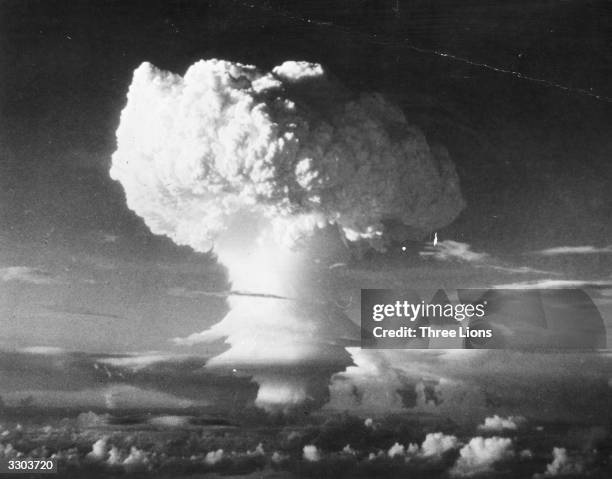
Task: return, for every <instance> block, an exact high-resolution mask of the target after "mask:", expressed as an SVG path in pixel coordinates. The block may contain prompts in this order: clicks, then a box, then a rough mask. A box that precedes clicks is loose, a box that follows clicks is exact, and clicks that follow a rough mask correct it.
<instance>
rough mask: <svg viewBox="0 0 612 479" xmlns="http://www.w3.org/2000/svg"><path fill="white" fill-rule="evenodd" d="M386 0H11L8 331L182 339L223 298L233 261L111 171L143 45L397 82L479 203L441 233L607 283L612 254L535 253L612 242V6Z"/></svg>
mask: <svg viewBox="0 0 612 479" xmlns="http://www.w3.org/2000/svg"><path fill="white" fill-rule="evenodd" d="M294 3H295V4H294ZM392 3H394V2H380V3H376V2H365V1H362V2H351V6H350V7H349V6H347V5H348V3H347V2H339V1H338V2H281V1H272V2H268V3H266V4H265V6H264V7H261V8H260V7H257V8H250V7H249V5H248V2H245V3H243V2H204V1H202V2H187V1H176V2H161V1H139V2H138V1H121V2H120V1H87V2H84V1H77V2H68V1H25V2H24V1H4V2H2V4H1V5H0V21H1V25H0V38H1V40H0V41H1V50H0V52H1V56H0V69H1V71H2V72H3V73H2V75H1V76H0V82H1V83H0V101H1V104H0V122H1V123H0V135H1V137H0V145H1V150H0V181H1V182H2V183H1V185H0V224H1V225H2V229H1V231H0V247H1V248H0V252H1V253H0V267H2V268H4V270H3V271H4V273H3V274H4V276H3V278H4V279H3V283H2V289H1V290H0V311H1V313H2V321H4V322H6V324H5V326H4V327H3V335H4V338H2V342H3V343H4V345H5V346H8V345H11V346H28V345H37V344H45V345H53V346H62V347H66V348H68V349H87V350H96V351H107V350H115V351H126V350H137V351H142V350H148V349H160V348H169V347H170V346H169V343H168V339H169V338H172V337H175V336H185V335H188V334H190V333H192V332H195V331H200V330H202V329H204V328H205V327H206V326H207V325H209V324H211V323H212V322H214V321H216V320H218V319H219V318H220V317H221V316H222V315H223V314H224V312H225V308H226V306H225V303H224V301H223V300H222V299H218V298H217V299H215V298H212V299H211V298H202V297H196V298H194V297H193V295H189V294H188V292H189V291H191V290H223V289H225V288H226V287H227V284H226V280H225V276H224V273H223V270H222V269H221V268H219V267H218V266H217V265H216V264H215V263H214V261H213V260H212V259H211V258H209V257H207V256H205V255H197V254H195V253H193V252H192V251H190V250H189V249H188V248H180V247H177V246H175V245H174V244H172V242H171V241H170V240H168V239H166V238H161V237H155V236H153V235H152V234H151V233H150V232H149V231H148V229H147V228H146V227H145V226H144V224H143V222H142V221H141V220H140V219H139V218H138V217H136V216H135V215H134V214H133V213H132V212H130V211H129V210H128V209H127V207H126V206H125V201H124V196H123V191H122V189H121V187H120V185H119V184H117V183H115V182H113V181H112V180H110V178H109V177H108V166H109V162H110V155H111V154H112V152H113V151H114V148H115V143H114V141H115V140H114V131H115V129H116V127H117V125H118V121H119V113H120V111H121V109H122V107H123V106H124V104H125V93H126V90H127V87H128V85H129V83H130V79H131V75H132V71H133V70H134V68H136V67H137V66H138V65H139V64H140V63H141V62H142V61H144V60H148V61H151V62H152V63H154V64H156V65H158V66H159V67H161V68H165V69H169V70H172V71H176V72H178V73H183V72H184V71H185V69H186V68H187V67H188V66H189V65H190V64H191V63H193V62H194V61H195V60H198V59H200V58H211V57H217V58H224V59H228V60H234V61H241V62H245V63H254V64H257V65H259V66H261V67H263V68H269V67H271V66H273V65H276V64H279V63H281V62H282V61H284V60H287V59H304V60H311V61H317V62H321V63H323V64H324V65H326V67H327V68H328V69H329V70H330V71H331V72H333V74H334V75H336V76H337V77H338V78H339V79H340V80H341V81H342V82H344V83H345V84H346V85H348V86H349V87H350V88H352V89H354V90H356V91H358V90H377V91H382V92H384V93H385V94H386V95H388V96H389V97H390V98H392V99H394V101H396V102H397V103H398V104H399V105H400V106H402V107H403V108H404V111H405V112H406V115H407V117H408V118H409V120H410V121H412V122H414V123H415V124H417V125H419V126H421V127H422V128H423V130H424V131H425V132H426V134H427V135H428V138H429V140H430V141H431V142H439V143H442V144H444V145H445V146H447V147H448V149H449V151H450V153H451V157H452V158H453V159H454V161H455V163H456V165H457V169H458V172H459V174H460V176H461V181H462V187H463V191H464V195H465V197H466V200H467V202H468V208H467V209H466V211H465V212H464V213H463V214H462V216H461V217H460V218H459V220H457V221H456V223H455V224H453V225H451V226H450V227H448V228H447V229H446V230H444V231H442V232H441V233H440V236H441V238H446V239H454V240H457V241H462V242H465V243H469V244H470V245H472V246H473V247H474V249H476V250H478V251H486V252H488V253H490V254H492V255H495V256H496V257H499V258H501V260H503V261H510V262H512V264H518V265H528V266H530V267H534V268H541V269H545V270H551V269H552V270H555V271H557V272H560V273H559V274H561V276H558V277H560V278H563V279H569V280H574V279H579V280H586V281H591V280H601V279H602V278H603V279H605V280H608V279H609V273H610V265H611V262H610V256H611V255H610V254H608V253H601V254H589V255H579V256H573V255H571V256H562V257H556V256H555V257H547V258H534V257H530V256H527V257H526V256H524V255H525V253H529V252H530V251H532V250H537V249H542V248H550V247H558V246H585V245H591V246H594V247H596V248H601V247H605V246H607V245H608V244H610V243H612V241H611V240H610V238H611V237H612V222H611V221H610V217H611V214H612V188H611V186H612V185H611V178H612V166H611V163H610V157H611V155H612V141H611V140H610V134H609V133H610V131H611V128H612V103H610V100H609V97H612V89H611V87H610V84H609V78H610V73H611V68H612V51H611V48H612V47H611V45H612V43H611V42H610V41H609V40H610V38H609V31H610V30H611V28H610V27H611V25H610V22H611V20H610V18H611V16H610V15H609V13H610V12H609V11H608V10H607V8H608V7H606V5H605V4H606V2H595V1H592V2H578V1H567V2H532V1H529V2H463V1H462V2H457V1H455V2H453V1H444V2H426V1H422V2H399V4H398V5H399V6H400V9H399V11H394V10H393V9H392V8H391V6H392ZM322 5H325V7H323V6H322ZM308 20H310V21H308ZM415 47H417V48H415ZM418 49H422V50H423V51H421V52H419V51H417V50H418ZM436 51H437V52H438V53H439V52H450V53H453V54H455V55H456V56H458V57H462V58H464V59H465V61H457V60H453V59H451V58H449V57H448V56H441V55H439V54H437V53H435V52H436ZM477 64H486V65H489V66H494V67H496V68H500V69H504V70H508V71H509V72H510V71H512V72H519V73H521V74H522V75H523V76H529V77H532V78H535V79H545V80H546V81H547V82H549V83H542V82H539V81H532V80H528V79H521V78H517V75H516V74H512V73H502V72H498V71H494V70H492V69H491V68H487V67H483V66H478V65H477ZM552 83H554V84H557V85H558V86H559V85H560V86H563V87H567V89H564V88H559V87H558V86H551V84H552ZM580 90H584V91H580ZM587 93H588V94H587ZM593 95H599V96H600V97H601V98H597V97H596V96H593ZM381 260H384V258H382V259H381ZM402 264H403V263H397V262H396V263H395V267H396V269H401V268H402ZM6 268H22V269H12V270H8V269H6ZM436 271H437V272H434V273H432V278H433V280H432V281H434V280H436V279H440V278H443V277H444V275H445V272H444V270H443V269H442V270H436ZM9 273H10V274H9ZM11 274H12V275H13V276H11ZM390 274H392V275H393V274H398V273H397V271H396V272H391V273H390ZM461 274H462V275H464V276H468V277H469V276H470V275H472V277H473V276H474V274H475V273H474V271H472V270H469V269H468V270H466V271H462V273H461ZM478 274H482V273H481V272H479V273H478ZM16 276H18V277H19V278H18V279H15V278H16ZM515 279H516V278H511V279H509V278H507V277H505V276H502V277H499V278H496V277H492V276H487V277H486V278H485V281H497V282H512V281H514V280H515ZM522 279H524V278H522ZM529 279H531V278H529ZM169 292H170V293H169ZM92 328H95V330H96V333H95V334H91V333H92ZM67 332H70V334H67Z"/></svg>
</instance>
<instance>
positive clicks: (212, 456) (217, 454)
mask: <svg viewBox="0 0 612 479" xmlns="http://www.w3.org/2000/svg"><path fill="white" fill-rule="evenodd" d="M223 454H224V453H223V449H217V450H216V451H210V452H208V453H207V454H206V457H205V458H204V462H206V464H209V465H211V466H212V465H214V464H217V463H218V462H221V460H222V459H223Z"/></svg>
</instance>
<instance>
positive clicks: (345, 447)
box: [342, 444, 357, 456]
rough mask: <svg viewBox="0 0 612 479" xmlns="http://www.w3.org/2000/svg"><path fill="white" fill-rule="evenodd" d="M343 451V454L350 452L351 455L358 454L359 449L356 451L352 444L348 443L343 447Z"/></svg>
mask: <svg viewBox="0 0 612 479" xmlns="http://www.w3.org/2000/svg"><path fill="white" fill-rule="evenodd" d="M342 453H343V454H349V455H351V456H356V455H357V451H355V449H353V448H352V447H351V445H350V444H347V445H346V446H344V447H343V448H342Z"/></svg>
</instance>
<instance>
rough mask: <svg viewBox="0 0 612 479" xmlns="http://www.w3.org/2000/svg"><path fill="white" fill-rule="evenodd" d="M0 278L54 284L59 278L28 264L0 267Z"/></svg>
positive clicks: (6, 280) (7, 280)
mask: <svg viewBox="0 0 612 479" xmlns="http://www.w3.org/2000/svg"><path fill="white" fill-rule="evenodd" d="M0 280H2V281H5V282H9V281H15V282H20V283H30V284H56V283H59V282H60V281H59V279H58V278H56V277H54V276H53V275H51V274H50V273H48V272H46V271H43V270H41V269H37V268H30V267H29V266H7V267H4V268H0Z"/></svg>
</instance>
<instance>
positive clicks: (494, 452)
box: [450, 436, 514, 476]
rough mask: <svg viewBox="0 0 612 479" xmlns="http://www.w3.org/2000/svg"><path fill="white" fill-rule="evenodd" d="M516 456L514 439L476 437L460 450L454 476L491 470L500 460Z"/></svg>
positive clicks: (452, 472) (470, 474)
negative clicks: (513, 444)
mask: <svg viewBox="0 0 612 479" xmlns="http://www.w3.org/2000/svg"><path fill="white" fill-rule="evenodd" d="M513 456H514V451H513V448H512V440H511V439H509V438H502V437H497V436H494V437H489V438H486V439H485V438H483V437H474V438H472V439H471V440H470V442H469V443H468V444H466V445H465V446H463V447H462V448H461V450H460V451H459V459H457V462H456V463H455V465H454V466H453V468H452V469H451V471H450V473H451V475H454V476H472V475H475V474H480V473H484V472H487V471H490V470H491V469H492V467H493V465H494V464H495V463H496V462H498V461H503V460H506V459H510V458H512V457H513Z"/></svg>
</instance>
